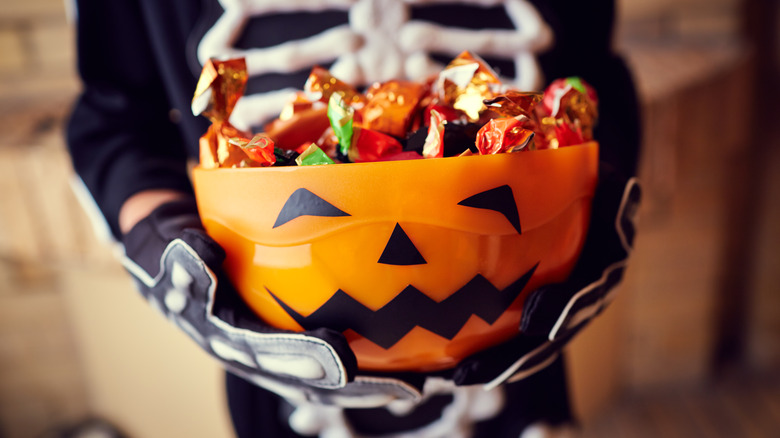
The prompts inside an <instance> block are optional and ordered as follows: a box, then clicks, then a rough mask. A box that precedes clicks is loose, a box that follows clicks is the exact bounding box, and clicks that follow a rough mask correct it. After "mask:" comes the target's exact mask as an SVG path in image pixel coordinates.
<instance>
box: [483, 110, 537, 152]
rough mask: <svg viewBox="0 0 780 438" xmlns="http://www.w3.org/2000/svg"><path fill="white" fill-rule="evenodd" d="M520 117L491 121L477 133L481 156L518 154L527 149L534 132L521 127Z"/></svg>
mask: <svg viewBox="0 0 780 438" xmlns="http://www.w3.org/2000/svg"><path fill="white" fill-rule="evenodd" d="M521 121H522V120H521V118H520V117H502V118H498V119H491V120H490V121H489V122H488V123H486V124H485V125H484V126H483V127H482V129H480V130H479V133H477V149H479V153H480V155H487V154H498V153H502V152H516V151H520V150H523V149H525V148H526V147H527V146H528V144H529V143H530V142H531V140H533V138H534V132H533V131H531V130H530V129H525V128H523V127H522V125H521Z"/></svg>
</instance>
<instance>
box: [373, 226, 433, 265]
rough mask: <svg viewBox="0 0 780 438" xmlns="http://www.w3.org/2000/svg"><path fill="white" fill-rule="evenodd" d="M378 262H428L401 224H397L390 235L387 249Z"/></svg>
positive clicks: (408, 263) (412, 263)
mask: <svg viewBox="0 0 780 438" xmlns="http://www.w3.org/2000/svg"><path fill="white" fill-rule="evenodd" d="M377 263H382V264H385V265H398V266H407V265H424V264H426V263H427V262H426V261H425V259H424V258H423V256H422V254H420V251H418V250H417V247H415V246H414V243H412V241H411V239H409V236H407V235H406V233H405V232H404V229H403V228H401V225H399V224H395V229H394V230H393V234H392V235H391V236H390V240H388V241H387V245H386V246H385V250H384V251H382V256H381V257H379V261H378V262H377Z"/></svg>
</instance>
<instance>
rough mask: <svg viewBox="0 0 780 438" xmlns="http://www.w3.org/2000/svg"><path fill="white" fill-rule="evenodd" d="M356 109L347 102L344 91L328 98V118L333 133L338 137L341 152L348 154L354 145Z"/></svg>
mask: <svg viewBox="0 0 780 438" xmlns="http://www.w3.org/2000/svg"><path fill="white" fill-rule="evenodd" d="M354 117H355V110H354V109H353V108H352V107H351V106H349V105H348V104H347V102H346V101H345V100H344V95H343V94H342V93H333V94H331V95H330V99H329V100H328V119H329V120H330V127H331V128H332V129H333V133H334V134H335V135H336V138H338V144H339V152H340V153H341V155H347V154H348V153H349V148H350V146H351V145H352V134H353V132H354V126H353V122H354Z"/></svg>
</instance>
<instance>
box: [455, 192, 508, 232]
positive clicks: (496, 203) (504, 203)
mask: <svg viewBox="0 0 780 438" xmlns="http://www.w3.org/2000/svg"><path fill="white" fill-rule="evenodd" d="M458 205H463V206H466V207H474V208H484V209H486V210H494V211H497V212H499V213H501V214H503V215H504V217H506V218H507V220H508V221H509V222H510V223H511V224H512V226H513V227H515V230H517V234H522V231H521V229H520V215H519V214H518V213H517V203H515V196H514V194H513V193H512V188H511V187H509V186H508V185H503V186H499V187H496V188H494V189H490V190H485V191H484V192H481V193H477V194H476V195H473V196H470V197H468V198H466V199H464V200H462V201H460V202H458Z"/></svg>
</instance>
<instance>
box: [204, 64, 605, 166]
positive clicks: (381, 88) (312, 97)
mask: <svg viewBox="0 0 780 438" xmlns="http://www.w3.org/2000/svg"><path fill="white" fill-rule="evenodd" d="M246 81H247V71H246V63H245V61H244V60H243V59H233V60H228V61H216V60H212V61H209V62H208V63H207V64H206V66H205V67H204V69H203V73H202V74H201V77H200V80H199V82H198V86H197V89H196V91H195V97H194V98H193V101H192V109H193V113H195V114H203V115H205V116H206V117H208V118H209V119H210V120H211V122H212V124H211V126H210V127H209V129H208V131H207V132H206V133H205V134H204V135H203V136H202V137H201V139H200V163H201V166H202V167H203V168H217V167H265V166H274V165H276V166H285V165H302V166H305V165H317V164H333V163H349V162H370V161H387V160H408V159H419V158H439V157H449V156H463V155H474V154H480V155H484V154H496V153H505V152H518V151H526V150H537V149H555V148H559V147H564V146H571V145H577V144H582V143H585V142H587V141H590V140H592V139H593V127H594V125H595V123H596V118H597V110H596V107H597V103H598V99H597V97H596V93H595V91H594V90H593V88H592V87H591V86H590V85H588V84H587V83H585V81H583V80H582V79H580V78H576V77H571V78H566V79H558V80H556V81H554V82H553V83H552V84H550V86H549V87H548V88H547V89H546V90H545V91H544V93H534V92H524V91H518V90H513V89H510V88H509V87H507V86H506V85H504V84H502V83H501V81H500V80H499V79H498V76H497V75H496V73H495V72H494V71H493V70H492V69H491V68H490V66H488V65H487V63H485V61H483V60H482V59H480V58H478V57H476V56H474V55H472V54H470V53H469V52H464V53H462V54H461V55H459V56H458V57H457V58H455V59H454V60H453V61H452V62H451V63H450V64H449V65H448V66H447V67H446V68H445V69H444V70H442V71H441V73H439V75H438V76H436V77H434V78H431V79H430V80H428V81H426V82H413V81H404V80H391V81H388V82H384V83H377V84H374V85H372V86H371V87H370V88H369V89H368V90H366V92H365V93H361V92H359V91H358V90H356V89H355V88H353V87H351V86H350V85H348V84H346V83H344V82H342V81H340V80H338V79H336V78H335V77H333V76H332V75H331V74H330V73H329V72H328V71H327V70H325V69H323V68H319V67H315V68H314V69H313V70H312V72H311V74H310V75H309V79H308V80H307V82H306V84H305V85H304V89H303V91H302V92H300V93H299V94H298V96H297V97H296V99H295V100H294V101H292V102H289V103H288V105H287V106H286V107H285V109H284V110H283V111H282V112H281V114H280V115H279V117H278V118H277V119H275V120H273V121H272V122H270V123H268V124H267V125H265V127H264V132H263V133H261V134H257V135H253V134H252V133H249V132H243V131H241V130H238V129H236V128H235V127H234V126H232V125H231V124H230V122H229V117H230V114H231V113H232V111H233V108H234V107H235V105H236V102H237V101H238V99H239V98H240V97H241V96H242V95H243V93H244V89H245V86H246Z"/></svg>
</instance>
